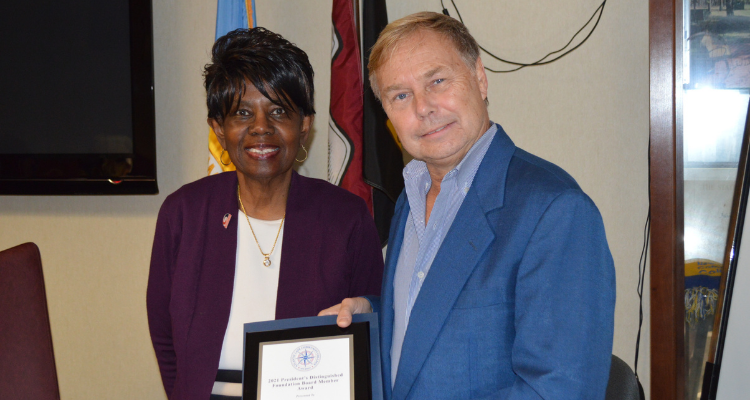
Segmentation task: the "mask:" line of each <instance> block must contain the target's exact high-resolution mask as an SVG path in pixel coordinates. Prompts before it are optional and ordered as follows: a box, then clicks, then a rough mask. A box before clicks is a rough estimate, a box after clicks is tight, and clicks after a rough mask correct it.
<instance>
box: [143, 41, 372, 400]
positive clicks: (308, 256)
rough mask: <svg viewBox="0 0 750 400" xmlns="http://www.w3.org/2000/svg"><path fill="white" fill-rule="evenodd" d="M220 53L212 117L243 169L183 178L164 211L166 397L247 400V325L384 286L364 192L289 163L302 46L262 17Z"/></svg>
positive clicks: (307, 106)
mask: <svg viewBox="0 0 750 400" xmlns="http://www.w3.org/2000/svg"><path fill="white" fill-rule="evenodd" d="M212 53H213V57H212V63H211V64H209V65H207V66H206V68H205V86H206V91H207V103H208V110H209V111H208V123H209V125H210V126H211V127H212V128H213V130H214V132H215V133H216V136H217V138H218V139H219V142H220V143H221V145H222V147H223V148H224V152H223V153H222V162H223V163H228V162H227V158H228V159H230V160H231V161H232V163H234V165H235V166H236V167H237V171H236V173H235V172H225V173H222V174H219V175H213V176H209V177H206V178H203V179H200V180H198V181H196V182H193V183H190V184H188V185H185V186H183V187H182V188H180V189H179V190H177V191H176V192H175V193H173V194H171V195H170V196H169V197H167V199H166V200H165V201H164V204H163V205H162V207H161V210H160V211H159V218H158V221H157V224H156V234H155V238H154V247H153V253H152V256H151V271H150V274H149V283H148V293H147V306H148V318H149V329H150V331H151V340H152V342H153V345H154V350H155V351H156V357H157V359H158V361H159V368H160V370H161V376H162V381H163V383H164V389H165V390H166V392H167V396H168V397H169V398H171V399H201V400H206V399H209V398H226V397H218V395H223V396H238V397H237V398H238V399H239V396H240V395H241V388H240V387H239V385H238V383H239V382H241V380H239V379H240V372H239V370H241V368H242V346H243V342H242V332H243V326H242V324H244V323H247V322H254V321H262V320H271V319H274V318H276V319H281V318H293V317H304V316H314V315H317V313H318V311H320V310H322V309H325V308H327V307H330V306H332V305H334V304H337V303H338V302H339V301H340V300H341V299H342V298H345V297H353V296H361V295H366V294H379V293H380V284H381V277H382V272H383V260H382V253H381V250H380V243H379V240H378V236H377V231H376V229H375V224H374V222H373V221H372V218H371V217H370V215H369V212H368V210H367V207H366V206H365V203H364V201H363V200H362V199H360V198H359V197H357V196H355V195H353V194H351V193H349V192H347V191H345V190H343V189H341V188H338V187H336V186H333V185H331V184H329V183H327V182H325V181H322V180H318V179H310V178H305V177H302V176H300V175H298V174H297V173H296V172H294V171H293V170H292V165H293V164H294V161H295V158H296V157H297V154H298V152H300V151H299V150H300V147H302V150H303V151H302V152H300V153H305V155H304V156H302V157H306V152H307V151H306V150H305V149H304V147H303V144H304V142H305V141H306V140H307V138H308V135H309V132H310V129H311V127H312V123H313V118H314V114H315V110H314V108H313V71H312V67H311V66H310V63H309V61H308V59H307V55H306V54H305V53H304V52H303V51H302V50H300V49H298V48H297V47H295V46H294V45H293V44H291V43H289V42H288V41H287V40H285V39H284V38H282V37H281V36H279V35H277V34H275V33H273V32H270V31H268V30H265V29H263V28H255V29H252V30H236V31H233V32H230V33H229V34H227V35H226V36H224V37H222V38H220V39H219V40H217V42H216V44H215V45H214V47H213V52H212ZM303 160H304V158H303ZM217 370H218V371H219V373H218V375H217ZM215 380H216V382H215ZM227 381H229V382H234V383H226V382H227ZM230 398H231V397H230Z"/></svg>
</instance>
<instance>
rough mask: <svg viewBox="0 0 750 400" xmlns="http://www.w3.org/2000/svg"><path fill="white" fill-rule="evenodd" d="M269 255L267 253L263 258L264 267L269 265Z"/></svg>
mask: <svg viewBox="0 0 750 400" xmlns="http://www.w3.org/2000/svg"><path fill="white" fill-rule="evenodd" d="M270 256H271V255H270V254H269V255H267V256H265V257H264V258H263V265H265V266H266V267H270V266H271V260H270V259H269V258H268V257H270Z"/></svg>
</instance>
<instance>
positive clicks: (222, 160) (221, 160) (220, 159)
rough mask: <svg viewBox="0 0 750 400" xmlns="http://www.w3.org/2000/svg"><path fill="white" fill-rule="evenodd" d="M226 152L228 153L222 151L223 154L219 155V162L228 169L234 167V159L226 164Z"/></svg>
mask: <svg viewBox="0 0 750 400" xmlns="http://www.w3.org/2000/svg"><path fill="white" fill-rule="evenodd" d="M226 152H227V151H226V150H222V151H221V154H219V162H220V163H221V165H223V166H225V167H228V166H230V165H232V159H231V158H230V159H229V162H228V163H226V164H224V153H226Z"/></svg>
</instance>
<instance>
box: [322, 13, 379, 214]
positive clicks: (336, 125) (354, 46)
mask: <svg viewBox="0 0 750 400" xmlns="http://www.w3.org/2000/svg"><path fill="white" fill-rule="evenodd" d="M354 1H357V0H354ZM356 18H357V14H355V12H354V4H353V0H333V11H332V19H333V38H332V43H331V105H330V119H329V122H328V181H329V182H331V183H333V184H334V185H339V186H341V187H343V188H344V189H347V190H349V191H350V192H352V193H354V194H356V195H358V196H360V197H362V198H363V199H364V200H365V202H366V203H367V206H368V207H369V208H370V212H372V188H371V187H370V186H369V185H367V184H366V183H365V181H364V178H363V175H362V105H363V101H362V90H363V86H362V58H361V54H360V51H359V40H358V35H357V28H356V24H355V21H356Z"/></svg>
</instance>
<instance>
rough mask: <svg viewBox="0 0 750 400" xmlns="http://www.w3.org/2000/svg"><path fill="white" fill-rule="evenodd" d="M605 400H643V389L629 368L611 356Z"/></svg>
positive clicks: (618, 358) (623, 362)
mask: <svg viewBox="0 0 750 400" xmlns="http://www.w3.org/2000/svg"><path fill="white" fill-rule="evenodd" d="M605 400H644V395H643V387H642V386H641V382H639V381H638V378H636V377H635V373H634V372H633V370H632V369H631V368H630V366H629V365H628V364H627V363H626V362H625V361H622V360H621V359H620V357H617V356H616V355H614V354H612V366H611V367H610V368H609V383H608V384H607V395H606V396H605Z"/></svg>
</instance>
